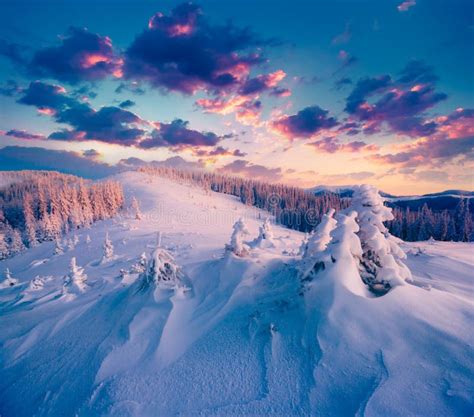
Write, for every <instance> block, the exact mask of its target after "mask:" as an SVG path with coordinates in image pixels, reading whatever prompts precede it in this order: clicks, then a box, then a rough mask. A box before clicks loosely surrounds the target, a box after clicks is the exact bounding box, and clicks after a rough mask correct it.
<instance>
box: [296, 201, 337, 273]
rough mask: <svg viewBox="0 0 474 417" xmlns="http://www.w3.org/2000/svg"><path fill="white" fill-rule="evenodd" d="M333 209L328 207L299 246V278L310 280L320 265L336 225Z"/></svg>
mask: <svg viewBox="0 0 474 417" xmlns="http://www.w3.org/2000/svg"><path fill="white" fill-rule="evenodd" d="M334 212H335V210H334V209H330V210H329V211H328V213H327V214H325V215H324V216H323V218H322V220H321V223H319V224H318V226H317V227H316V229H314V230H313V232H312V233H311V234H310V235H309V238H307V240H306V241H303V245H302V248H301V255H302V260H301V263H300V266H299V270H300V275H301V279H303V280H311V279H312V278H313V277H314V275H315V274H316V273H317V272H318V271H319V270H320V268H321V267H322V265H321V263H320V261H321V258H322V256H323V255H324V253H325V252H324V251H325V249H326V248H327V246H328V244H329V243H330V242H331V239H332V237H331V232H332V231H333V230H334V229H335V227H336V225H337V220H336V219H335V218H334Z"/></svg>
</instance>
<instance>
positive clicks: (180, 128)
mask: <svg viewBox="0 0 474 417" xmlns="http://www.w3.org/2000/svg"><path fill="white" fill-rule="evenodd" d="M0 7H1V9H2V12H1V13H0V27H1V29H0V62H1V65H0V89H1V90H0V92H2V95H0V106H1V108H2V115H1V116H0V133H1V134H2V135H1V136H0V144H4V145H15V146H29V147H44V148H47V149H51V152H53V150H54V149H56V150H57V149H61V150H68V151H71V152H76V153H77V155H78V156H80V157H82V154H81V152H83V151H84V150H87V149H95V150H97V153H95V154H94V155H95V156H94V158H95V160H96V162H98V163H104V162H105V163H110V164H114V163H116V162H117V161H119V160H120V159H124V158H128V157H139V158H142V159H144V160H162V159H166V158H169V157H172V156H176V155H179V156H182V157H183V158H185V159H187V160H189V161H193V162H198V163H200V164H201V165H202V166H203V167H205V168H206V169H213V170H218V171H221V172H228V173H231V174H237V175H244V176H252V177H253V176H254V175H255V174H256V173H257V172H258V175H259V178H261V179H271V180H277V181H283V182H288V183H293V184H298V185H301V186H310V185H313V184H321V183H334V184H337V183H339V184H342V183H353V182H360V181H366V182H372V183H374V184H376V185H378V186H379V187H381V188H384V189H386V190H387V191H394V192H400V191H402V190H405V189H406V187H408V188H409V190H405V191H407V192H422V191H435V190H440V189H443V188H447V187H448V186H449V187H450V188H451V186H456V187H459V188H473V184H472V176H470V175H469V172H470V171H471V169H472V156H473V134H474V127H473V125H474V122H473V117H474V116H473V111H472V110H471V109H472V108H473V107H474V105H473V104H474V103H473V101H474V99H473V97H474V94H473V93H474V91H473V90H474V82H473V81H474V80H473V74H474V61H473V58H472V57H473V56H474V53H473V52H474V51H473V45H474V42H473V41H474V39H473V38H474V18H473V15H474V10H473V6H472V4H471V2H468V1H452V2H449V3H448V2H446V1H427V0H424V1H423V0H417V1H414V0H408V1H406V2H402V1H304V2H302V1H238V2H237V1H225V2H224V1H201V2H199V3H195V4H193V5H189V4H183V3H181V2H171V1H159V2H156V1H140V2H136V1H135V2H131V1H114V2H112V1H96V2H87V1H64V2H59V1H55V2H51V1H41V2H40V1H34V2H33V1H28V2H24V1H15V2H2V4H1V6H0ZM173 10H174V11H173ZM156 13H161V14H160V15H155V14H156ZM154 15H155V16H156V17H155V18H154V19H155V20H153V22H152V23H150V26H148V25H149V20H150V18H151V17H152V16H154ZM229 25H231V26H229ZM70 27H75V28H76V29H74V30H72V31H71V29H69V28H70ZM84 28H87V31H86V30H85V29H84ZM245 28H248V30H246V29H245ZM176 45H179V47H180V48H181V49H179V52H178V53H174V52H173V51H174V50H175V49H173V48H176ZM88 48H89V49H88ZM51 51H52V52H51ZM97 51H99V53H98V52H97ZM160 54H161V55H160ZM163 54H164V55H166V57H164V55H163ZM65 66H67V67H68V68H71V71H69V72H67V71H66V72H65V71H63V69H64V68H65ZM67 74H69V75H67ZM71 74H73V75H74V77H72V76H71ZM384 77H385V78H384ZM361 80H366V82H365V84H364V82H363V81H361ZM367 80H368V81H367ZM32 82H36V83H41V86H43V87H44V88H46V87H45V86H56V87H57V89H56V90H54V89H53V90H50V92H49V93H48V94H52V96H54V97H55V98H57V97H60V98H61V104H60V107H54V108H53V107H48V106H45V105H44V103H43V101H42V100H41V99H40V98H38V94H46V93H44V91H46V90H45V89H44V88H43V90H38V91H36V92H35V94H36V95H35V96H33V95H31V94H30V96H29V99H26V100H25V96H27V95H28V93H31V91H30V90H29V89H31V87H32V85H31V84H30V83H32ZM370 82H372V83H376V84H377V86H376V87H375V88H372V87H369V84H370ZM370 85H372V84H370ZM119 86H122V88H119V89H118V90H119V91H121V92H119V93H118V92H117V87H119ZM35 87H39V84H38V85H36V86H35ZM137 89H138V90H137ZM40 91H41V92H40ZM137 91H138V92H140V94H137ZM42 97H44V96H42ZM65 97H67V99H65ZM350 97H352V106H351V105H350V104H349V101H350V100H349V98H350ZM127 100H130V101H132V102H133V104H132V103H129V104H131V105H130V106H127V105H126V103H124V102H125V101H127ZM55 102H56V101H55ZM121 104H122V105H123V106H122V107H120V105H121ZM230 104H232V105H230ZM103 108H105V109H103ZM101 109H103V110H102V111H101ZM79 119H80V120H79ZM177 120H178V121H177ZM98 126H99V127H98ZM19 132H20V133H19ZM58 132H60V134H59V133H58ZM0 153H1V150H0ZM79 160H80V158H79ZM88 163H90V161H88ZM265 168H266V169H268V178H266V177H265V174H264V173H265ZM275 170H278V171H275ZM471 172H472V171H471ZM275 173H277V175H275Z"/></svg>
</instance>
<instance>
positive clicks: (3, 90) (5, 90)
mask: <svg viewBox="0 0 474 417" xmlns="http://www.w3.org/2000/svg"><path fill="white" fill-rule="evenodd" d="M20 91H21V88H20V86H19V85H18V83H17V82H16V81H15V80H7V81H6V82H5V84H3V85H2V86H0V95H2V96H6V97H13V96H14V95H16V94H18V93H19V92H20Z"/></svg>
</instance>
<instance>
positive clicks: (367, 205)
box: [351, 185, 411, 293]
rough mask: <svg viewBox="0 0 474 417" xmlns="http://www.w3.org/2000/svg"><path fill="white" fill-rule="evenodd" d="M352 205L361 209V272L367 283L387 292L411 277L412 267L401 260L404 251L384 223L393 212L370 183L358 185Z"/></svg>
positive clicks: (371, 287) (359, 212) (359, 210)
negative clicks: (408, 266) (410, 268)
mask: <svg viewBox="0 0 474 417" xmlns="http://www.w3.org/2000/svg"><path fill="white" fill-rule="evenodd" d="M351 207H352V208H353V209H355V210H356V211H357V213H358V214H357V220H358V223H359V227H360V230H359V232H358V235H359V238H360V241H361V244H362V250H363V254H362V259H361V264H360V274H361V278H362V280H363V281H364V283H365V284H367V285H368V287H369V288H370V289H371V290H373V291H374V292H377V293H384V292H386V291H388V290H389V289H390V288H392V287H394V286H396V285H402V284H404V283H405V281H406V280H409V279H411V273H410V270H409V269H408V268H407V266H406V265H405V264H404V263H403V262H402V260H403V259H405V258H406V255H405V253H404V252H403V250H402V249H401V248H400V247H399V246H398V240H397V239H396V238H395V237H393V236H392V235H390V233H389V232H388V230H387V228H386V227H385V226H384V224H383V222H384V221H388V220H392V219H393V216H392V212H391V209H390V208H389V207H386V206H384V204H383V199H382V197H381V196H380V195H379V193H378V190H377V189H376V188H375V187H373V186H370V185H362V186H360V187H357V188H356V189H355V190H354V194H353V196H352V205H351Z"/></svg>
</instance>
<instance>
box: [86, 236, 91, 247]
mask: <svg viewBox="0 0 474 417" xmlns="http://www.w3.org/2000/svg"><path fill="white" fill-rule="evenodd" d="M90 243H91V237H90V236H89V235H87V236H86V244H88V245H89V244H90Z"/></svg>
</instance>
